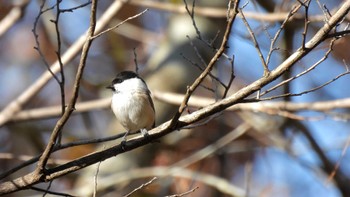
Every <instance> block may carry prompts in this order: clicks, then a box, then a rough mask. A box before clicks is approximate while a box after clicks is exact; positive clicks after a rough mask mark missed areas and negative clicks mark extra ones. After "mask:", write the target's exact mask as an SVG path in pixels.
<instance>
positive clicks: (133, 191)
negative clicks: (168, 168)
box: [123, 177, 158, 197]
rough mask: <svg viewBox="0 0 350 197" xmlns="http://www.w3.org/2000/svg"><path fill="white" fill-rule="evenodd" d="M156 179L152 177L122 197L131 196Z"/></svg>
mask: <svg viewBox="0 0 350 197" xmlns="http://www.w3.org/2000/svg"><path fill="white" fill-rule="evenodd" d="M157 179H158V178H157V177H153V178H152V179H151V180H149V181H147V182H146V183H143V184H142V185H140V186H139V187H137V188H135V189H134V190H132V191H131V192H130V193H128V194H126V195H124V196H123V197H129V196H131V195H132V194H134V193H135V192H137V191H139V190H141V189H142V188H144V187H147V186H148V185H150V184H152V183H153V182H154V181H155V180H157Z"/></svg>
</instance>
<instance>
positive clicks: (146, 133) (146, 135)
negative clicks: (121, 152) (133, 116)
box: [140, 129, 149, 138]
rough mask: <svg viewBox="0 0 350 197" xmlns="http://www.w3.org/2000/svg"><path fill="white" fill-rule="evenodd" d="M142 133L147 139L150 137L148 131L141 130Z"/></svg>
mask: <svg viewBox="0 0 350 197" xmlns="http://www.w3.org/2000/svg"><path fill="white" fill-rule="evenodd" d="M140 131H141V134H142V135H143V137H145V138H147V137H148V136H149V134H148V131H147V129H140Z"/></svg>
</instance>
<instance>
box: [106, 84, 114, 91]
mask: <svg viewBox="0 0 350 197" xmlns="http://www.w3.org/2000/svg"><path fill="white" fill-rule="evenodd" d="M106 88H107V89H111V90H113V91H114V90H115V89H114V86H113V85H109V86H106Z"/></svg>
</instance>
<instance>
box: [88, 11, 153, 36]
mask: <svg viewBox="0 0 350 197" xmlns="http://www.w3.org/2000/svg"><path fill="white" fill-rule="evenodd" d="M147 11H148V9H145V10H144V11H142V12H140V13H139V14H136V15H134V16H130V17H128V18H127V19H125V20H123V21H122V22H120V23H118V24H117V25H115V26H113V27H110V28H108V29H106V30H104V31H102V32H100V33H98V34H96V35H94V36H92V37H91V39H95V38H98V37H100V36H102V35H103V34H105V33H108V32H110V31H112V30H114V29H116V28H118V27H119V26H121V25H123V24H124V23H126V22H128V21H129V20H132V19H135V18H137V17H139V16H141V15H142V14H144V13H146V12H147Z"/></svg>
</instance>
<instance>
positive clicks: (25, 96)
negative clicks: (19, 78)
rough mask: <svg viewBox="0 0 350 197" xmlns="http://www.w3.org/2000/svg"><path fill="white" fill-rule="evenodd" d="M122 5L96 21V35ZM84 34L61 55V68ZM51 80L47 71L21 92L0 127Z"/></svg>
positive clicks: (55, 69) (3, 115) (3, 113)
mask: <svg viewBox="0 0 350 197" xmlns="http://www.w3.org/2000/svg"><path fill="white" fill-rule="evenodd" d="M122 5H123V2H122V1H114V2H113V3H112V5H111V6H110V7H109V8H108V10H106V11H105V13H104V14H103V15H102V16H101V18H100V19H99V21H98V25H97V27H96V33H97V32H100V31H101V30H102V29H103V28H104V27H105V26H106V25H107V24H108V22H109V21H110V20H111V19H112V18H113V16H114V15H115V14H116V13H117V12H118V11H119V9H120V8H121V6H122ZM85 38H86V36H85V34H84V35H82V36H81V37H80V38H79V39H78V40H77V41H76V42H75V43H74V44H73V45H72V46H71V47H70V48H69V49H67V51H66V52H65V53H64V54H63V55H62V64H63V66H65V65H68V62H70V61H71V60H72V59H73V58H74V57H75V56H76V55H77V54H78V53H79V52H80V50H81V48H82V47H83V44H84V42H85ZM50 70H51V71H52V72H53V73H57V72H58V71H59V70H60V67H59V62H58V61H56V62H55V63H53V64H52V65H51V66H50ZM51 78H52V75H51V73H50V72H49V71H47V72H45V73H43V74H42V75H41V76H40V77H39V78H38V79H37V80H36V81H35V82H34V83H33V84H32V85H31V86H30V87H28V88H27V89H26V90H25V91H23V92H22V94H21V95H19V96H18V97H17V98H16V99H14V100H13V101H12V102H11V103H9V104H8V105H7V106H6V107H5V108H4V109H3V110H2V111H1V113H0V126H2V125H4V124H5V123H6V122H8V121H9V120H10V119H11V118H12V116H13V115H14V114H16V113H17V112H19V111H20V110H21V109H22V106H23V105H24V104H26V103H27V102H28V101H29V99H30V98H32V97H33V96H34V95H35V94H37V93H38V92H39V91H40V90H41V89H42V88H43V87H44V86H45V85H46V83H47V82H48V81H49V80H50V79H51Z"/></svg>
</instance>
